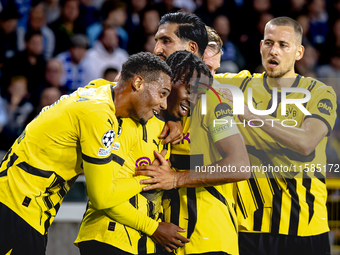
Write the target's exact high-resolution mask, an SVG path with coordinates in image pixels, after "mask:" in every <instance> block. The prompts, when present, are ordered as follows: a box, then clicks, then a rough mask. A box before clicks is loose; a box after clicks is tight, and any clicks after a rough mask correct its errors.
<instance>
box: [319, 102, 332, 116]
mask: <svg viewBox="0 0 340 255" xmlns="http://www.w3.org/2000/svg"><path fill="white" fill-rule="evenodd" d="M318 109H319V111H320V112H321V113H324V114H327V115H331V114H333V111H334V110H333V104H332V102H331V100H329V99H321V100H320V101H319V103H318Z"/></svg>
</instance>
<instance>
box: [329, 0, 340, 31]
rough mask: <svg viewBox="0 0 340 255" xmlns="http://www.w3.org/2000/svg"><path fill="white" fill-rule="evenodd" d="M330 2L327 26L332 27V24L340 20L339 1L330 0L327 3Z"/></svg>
mask: <svg viewBox="0 0 340 255" xmlns="http://www.w3.org/2000/svg"><path fill="white" fill-rule="evenodd" d="M328 2H331V4H329V5H328V11H327V12H328V15H329V19H328V24H329V25H328V26H329V27H333V25H334V22H335V21H336V20H337V19H339V18H340V0H331V1H328Z"/></svg>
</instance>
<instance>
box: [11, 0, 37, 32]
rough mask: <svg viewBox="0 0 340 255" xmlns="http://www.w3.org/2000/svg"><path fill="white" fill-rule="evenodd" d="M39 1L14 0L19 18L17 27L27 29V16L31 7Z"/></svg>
mask: <svg viewBox="0 0 340 255" xmlns="http://www.w3.org/2000/svg"><path fill="white" fill-rule="evenodd" d="M38 1H39V0H14V3H15V5H16V6H17V10H18V12H19V13H20V14H21V18H20V19H19V20H18V27H22V28H24V29H25V30H26V29H27V22H28V15H29V11H30V9H31V5H33V4H36V3H37V2H38Z"/></svg>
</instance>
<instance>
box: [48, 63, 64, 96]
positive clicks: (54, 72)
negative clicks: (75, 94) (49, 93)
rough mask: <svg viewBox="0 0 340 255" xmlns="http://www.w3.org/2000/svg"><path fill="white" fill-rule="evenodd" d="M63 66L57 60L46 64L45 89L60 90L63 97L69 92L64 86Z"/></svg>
mask: <svg viewBox="0 0 340 255" xmlns="http://www.w3.org/2000/svg"><path fill="white" fill-rule="evenodd" d="M63 73H64V70H63V64H62V63H61V62H60V61H59V60H58V59H56V58H52V59H50V60H49V61H47V63H46V71H45V82H46V83H45V87H54V88H58V89H59V90H60V91H61V93H62V94H63V95H65V94H68V92H69V91H68V90H67V88H66V87H64V86H63V85H64V84H62V77H63Z"/></svg>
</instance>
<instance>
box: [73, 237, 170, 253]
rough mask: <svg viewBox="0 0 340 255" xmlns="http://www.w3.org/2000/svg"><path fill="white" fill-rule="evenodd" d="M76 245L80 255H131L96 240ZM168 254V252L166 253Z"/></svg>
mask: <svg viewBox="0 0 340 255" xmlns="http://www.w3.org/2000/svg"><path fill="white" fill-rule="evenodd" d="M78 247H79V250H80V254H81V255H97V254H100V255H132V253H128V252H125V251H122V250H121V249H118V248H116V247H114V246H112V245H109V244H106V243H102V242H98V241H94V240H91V241H84V242H80V243H78ZM157 254H158V253H153V254H150V253H149V254H148V255H157ZM168 254H169V253H168Z"/></svg>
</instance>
